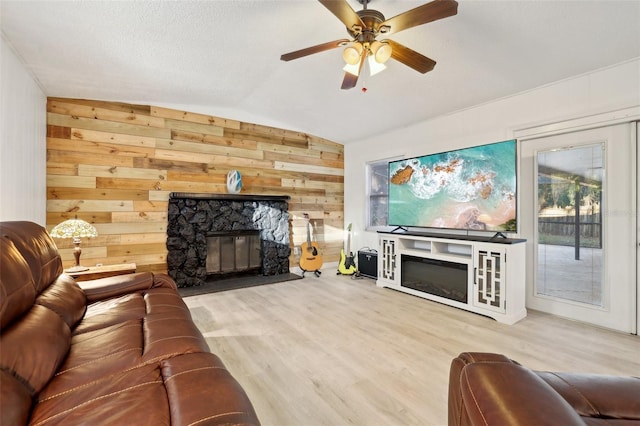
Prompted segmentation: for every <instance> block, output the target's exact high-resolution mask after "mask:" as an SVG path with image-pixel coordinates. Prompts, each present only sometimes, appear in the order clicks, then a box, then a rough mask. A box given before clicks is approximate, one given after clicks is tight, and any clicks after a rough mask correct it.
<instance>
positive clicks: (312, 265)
mask: <svg viewBox="0 0 640 426" xmlns="http://www.w3.org/2000/svg"><path fill="white" fill-rule="evenodd" d="M304 218H305V220H306V221H307V242H306V243H302V246H301V247H302V254H301V255H300V269H302V276H304V273H305V272H307V271H313V273H314V274H316V276H319V275H320V268H322V256H320V255H319V254H318V243H317V242H315V241H313V242H312V241H311V229H310V227H309V215H308V214H307V213H305V214H304Z"/></svg>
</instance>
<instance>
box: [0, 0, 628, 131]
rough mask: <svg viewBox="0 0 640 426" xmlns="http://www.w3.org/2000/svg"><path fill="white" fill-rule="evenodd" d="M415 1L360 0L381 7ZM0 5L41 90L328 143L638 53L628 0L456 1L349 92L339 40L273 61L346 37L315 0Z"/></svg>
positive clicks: (400, 37)
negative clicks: (420, 58) (453, 10)
mask: <svg viewBox="0 0 640 426" xmlns="http://www.w3.org/2000/svg"><path fill="white" fill-rule="evenodd" d="M348 1H349V3H350V5H351V7H352V8H353V9H354V10H359V9H361V8H362V6H361V5H360V4H359V3H358V2H357V1H356V0H348ZM424 3H426V1H412V0H372V1H371V3H370V4H369V6H368V7H369V8H370V9H376V10H379V11H380V12H382V13H383V14H384V15H385V16H386V17H387V18H390V17H392V16H395V15H397V14H399V13H402V12H404V11H406V10H409V9H412V8H414V7H417V6H420V5H422V4H424ZM0 13H1V24H2V33H3V37H4V38H5V40H6V41H7V42H8V43H9V44H10V45H11V46H12V48H13V49H14V50H15V52H16V53H17V55H18V56H19V57H20V58H21V60H22V61H23V62H24V63H25V65H26V66H27V68H28V69H29V70H30V71H31V73H32V74H33V76H34V77H35V78H36V79H37V80H38V82H39V83H40V85H41V86H42V88H43V90H44V91H45V94H46V95H47V96H60V97H74V98H88V99H101V100H111V101H123V102H132V103H143V104H155V105H165V106H171V107H176V108H185V109H188V110H190V111H194V112H202V113H207V114H212V115H218V116H222V117H227V118H233V119H238V120H242V121H249V122H254V123H259V124H266V125H273V126H277V127H283V128H287V129H292V130H298V131H302V132H307V133H310V134H313V135H316V136H320V137H324V138H327V139H330V140H333V141H336V142H340V143H349V142H352V141H357V140H362V139H366V138H367V137H368V136H370V135H373V134H380V133H385V132H388V131H391V130H393V129H396V128H400V127H403V126H407V125H410V124H412V123H415V122H419V121H423V120H427V119H429V118H432V117H435V116H439V115H443V114H447V113H450V112H452V111H457V110H461V109H464V108H468V107H471V106H474V105H478V104H481V103H485V102H488V101H491V100H495V99H499V98H502V97H505V96H509V95H512V94H515V93H520V92H523V91H527V90H530V89H533V88H536V87H539V86H542V85H545V84H549V83H552V82H554V81H558V80H561V79H565V78H568V77H571V76H575V75H579V74H582V73H585V72H589V71H593V70H596V69H599V68H602V67H606V66H609V65H613V64H617V63H620V62H624V61H627V60H631V59H633V58H638V57H640V25H639V24H638V22H640V1H638V0H630V1H615V0H599V1H585V0H572V1H540V0H536V1H534V0H509V1H499V0H492V1H483V0H460V1H459V7H458V14H457V15H456V16H453V17H450V18H446V19H442V20H439V21H436V22H431V23H428V24H426V25H423V26H419V27H415V28H411V29H408V30H406V31H403V32H400V33H397V34H394V35H392V36H390V38H392V39H393V40H395V41H397V42H400V43H402V44H404V45H406V46H408V47H410V48H412V49H413V50H416V51H418V52H420V53H422V54H424V55H425V56H428V57H429V58H431V59H433V60H435V61H436V62H437V65H436V67H435V69H434V70H433V71H431V72H429V73H427V74H419V73H417V72H416V71H414V70H412V69H410V68H408V67H406V66H405V65H403V64H401V63H399V62H395V61H389V63H388V67H387V69H386V70H385V71H383V72H382V73H380V74H378V75H376V76H373V77H367V76H365V77H362V78H360V81H359V82H358V85H357V87H356V88H355V89H352V90H347V91H345V90H340V85H341V83H342V78H343V76H344V72H343V71H342V67H343V65H344V62H343V59H342V52H341V49H334V50H330V51H326V52H322V53H319V54H315V55H312V56H308V57H305V58H301V59H297V60H295V61H291V62H283V61H281V60H280V55H281V54H283V53H287V52H291V51H294V50H298V49H301V48H305V47H308V46H312V45H316V44H320V43H324V42H328V41H332V40H336V39H340V38H348V35H347V32H346V30H345V27H344V25H343V24H342V23H341V22H340V21H339V20H338V19H337V18H336V17H335V16H334V15H332V14H331V13H330V12H329V11H328V10H327V9H326V8H325V7H324V6H322V4H320V3H319V2H317V1H312V0H211V1H149V0H144V1H122V2H112V1H7V0H3V1H2V2H0ZM363 88H366V89H367V90H366V92H365V91H363V90H362V89H363Z"/></svg>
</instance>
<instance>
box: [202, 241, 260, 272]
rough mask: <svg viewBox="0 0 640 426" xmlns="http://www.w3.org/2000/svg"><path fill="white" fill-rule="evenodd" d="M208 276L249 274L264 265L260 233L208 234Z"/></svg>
mask: <svg viewBox="0 0 640 426" xmlns="http://www.w3.org/2000/svg"><path fill="white" fill-rule="evenodd" d="M206 265H207V274H209V275H217V274H230V273H248V272H250V271H259V270H260V266H261V265H262V254H261V250H260V231H258V230H244V231H218V232H209V233H207V262H206Z"/></svg>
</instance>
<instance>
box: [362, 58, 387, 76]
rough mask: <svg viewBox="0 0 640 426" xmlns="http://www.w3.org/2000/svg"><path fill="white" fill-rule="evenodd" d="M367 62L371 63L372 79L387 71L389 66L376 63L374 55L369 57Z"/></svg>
mask: <svg viewBox="0 0 640 426" xmlns="http://www.w3.org/2000/svg"><path fill="white" fill-rule="evenodd" d="M367 60H368V62H369V75H370V76H372V77H373V76H374V75H376V74H378V73H379V72H381V71H384V70H385V69H387V66H386V65H385V64H381V63H380V62H378V61H376V59H375V58H374V57H373V56H372V55H369V57H368V58H367Z"/></svg>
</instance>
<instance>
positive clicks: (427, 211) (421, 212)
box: [388, 140, 517, 232]
mask: <svg viewBox="0 0 640 426" xmlns="http://www.w3.org/2000/svg"><path fill="white" fill-rule="evenodd" d="M516 168H517V143H516V140H508V141H503V142H496V143H491V144H487V145H480V146H474V147H471V148H463V149H457V150H454V151H447V152H441V153H437V154H429V155H423V156H421V157H415V158H409V159H402V160H397V161H391V162H389V217H388V219H389V221H388V223H389V225H391V226H398V227H421V228H442V229H458V230H467V231H492V232H517V215H516V206H517V202H516V197H517V170H516Z"/></svg>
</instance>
